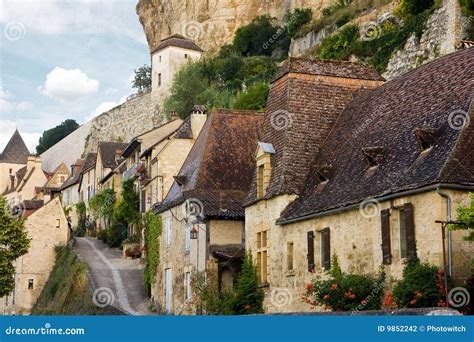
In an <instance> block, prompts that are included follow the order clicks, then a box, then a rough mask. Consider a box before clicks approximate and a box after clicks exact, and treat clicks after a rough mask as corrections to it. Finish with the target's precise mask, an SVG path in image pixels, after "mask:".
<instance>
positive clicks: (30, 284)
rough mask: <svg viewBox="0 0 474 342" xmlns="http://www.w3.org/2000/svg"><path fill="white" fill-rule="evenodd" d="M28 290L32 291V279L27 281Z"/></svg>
mask: <svg viewBox="0 0 474 342" xmlns="http://www.w3.org/2000/svg"><path fill="white" fill-rule="evenodd" d="M28 290H33V279H28Z"/></svg>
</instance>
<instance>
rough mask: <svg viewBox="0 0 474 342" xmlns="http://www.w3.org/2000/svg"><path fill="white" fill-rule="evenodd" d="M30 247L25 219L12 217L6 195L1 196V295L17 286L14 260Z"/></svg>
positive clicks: (6, 293)
mask: <svg viewBox="0 0 474 342" xmlns="http://www.w3.org/2000/svg"><path fill="white" fill-rule="evenodd" d="M29 247H30V239H29V238H28V235H27V233H26V231H25V221H24V219H23V218H19V219H17V218H14V217H12V215H11V214H10V210H9V209H8V206H7V201H6V199H5V197H3V196H0V297H3V296H5V295H8V294H9V293H10V292H11V291H12V290H13V288H14V287H15V279H14V274H15V268H14V267H13V261H15V260H16V259H17V258H19V257H21V256H22V255H25V254H26V253H28V248H29Z"/></svg>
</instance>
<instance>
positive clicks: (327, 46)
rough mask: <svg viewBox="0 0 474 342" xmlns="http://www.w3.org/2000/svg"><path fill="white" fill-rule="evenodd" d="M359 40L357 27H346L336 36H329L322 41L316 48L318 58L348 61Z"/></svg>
mask: <svg viewBox="0 0 474 342" xmlns="http://www.w3.org/2000/svg"><path fill="white" fill-rule="evenodd" d="M358 38H359V28H358V26H357V25H348V26H346V27H344V28H343V29H342V30H341V31H339V32H338V33H337V34H333V35H330V36H329V37H327V38H326V39H324V40H323V42H322V44H321V46H320V47H319V48H318V54H319V57H320V58H322V59H337V60H339V59H348V58H349V57H350V56H351V54H352V50H353V49H354V47H355V45H356V44H357V40H358Z"/></svg>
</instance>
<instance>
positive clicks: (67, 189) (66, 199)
mask: <svg viewBox="0 0 474 342" xmlns="http://www.w3.org/2000/svg"><path fill="white" fill-rule="evenodd" d="M83 165H84V160H83V159H78V160H76V162H75V163H74V164H73V165H71V175H70V176H69V177H68V179H66V181H65V182H64V183H63V184H62V185H61V187H60V188H59V191H60V192H61V204H62V206H63V208H64V210H67V211H69V213H68V219H69V220H70V224H71V227H77V225H78V217H77V210H76V204H78V203H79V202H80V201H81V200H82V199H81V198H80V196H79V195H80V193H79V179H80V175H81V169H82V166H83Z"/></svg>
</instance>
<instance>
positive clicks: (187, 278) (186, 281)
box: [184, 272, 191, 303]
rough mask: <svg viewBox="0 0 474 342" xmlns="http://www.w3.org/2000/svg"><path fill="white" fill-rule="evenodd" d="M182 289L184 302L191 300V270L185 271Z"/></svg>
mask: <svg viewBox="0 0 474 342" xmlns="http://www.w3.org/2000/svg"><path fill="white" fill-rule="evenodd" d="M184 291H185V293H184V296H185V298H186V303H189V302H191V272H186V273H185V274H184Z"/></svg>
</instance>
